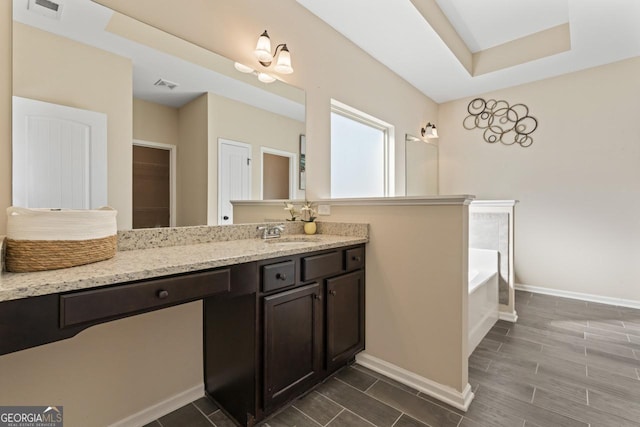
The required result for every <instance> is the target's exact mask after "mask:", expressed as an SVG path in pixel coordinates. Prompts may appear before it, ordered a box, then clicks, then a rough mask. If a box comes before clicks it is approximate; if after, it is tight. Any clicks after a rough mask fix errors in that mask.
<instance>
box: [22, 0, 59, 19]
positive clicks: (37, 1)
mask: <svg viewBox="0 0 640 427" xmlns="http://www.w3.org/2000/svg"><path fill="white" fill-rule="evenodd" d="M27 9H29V10H30V11H32V12H34V13H37V14H38V15H43V16H46V17H47V18H53V19H58V20H59V19H60V16H62V2H61V1H59V0H58V1H51V0H29V3H28V4H27Z"/></svg>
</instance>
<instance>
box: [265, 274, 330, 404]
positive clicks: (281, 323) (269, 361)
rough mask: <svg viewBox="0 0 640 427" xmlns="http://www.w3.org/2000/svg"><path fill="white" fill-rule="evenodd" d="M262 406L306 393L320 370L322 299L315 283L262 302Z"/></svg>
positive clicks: (273, 296)
mask: <svg viewBox="0 0 640 427" xmlns="http://www.w3.org/2000/svg"><path fill="white" fill-rule="evenodd" d="M263 307H264V404H265V409H267V410H268V409H270V408H272V407H274V406H276V405H277V404H278V403H282V402H285V401H286V400H287V399H289V398H291V397H294V396H296V395H298V394H300V393H302V392H304V391H305V389H306V388H307V387H309V385H310V384H311V383H313V382H314V380H317V378H318V375H319V374H320V370H321V367H322V360H321V354H322V353H321V352H322V308H323V305H322V295H321V287H320V285H319V284H318V283H312V284H310V285H306V286H302V287H298V288H295V289H292V290H290V291H285V292H281V293H278V294H275V295H271V296H268V297H265V298H264V306H263Z"/></svg>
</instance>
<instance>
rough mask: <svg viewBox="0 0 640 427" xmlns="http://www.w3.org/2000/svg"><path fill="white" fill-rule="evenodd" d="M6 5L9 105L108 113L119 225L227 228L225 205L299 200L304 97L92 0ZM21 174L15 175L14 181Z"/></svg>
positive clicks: (19, 0)
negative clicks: (268, 198) (277, 197)
mask: <svg viewBox="0 0 640 427" xmlns="http://www.w3.org/2000/svg"><path fill="white" fill-rule="evenodd" d="M13 1H14V4H13V13H14V22H13V95H14V100H15V97H19V98H26V99H31V100H36V101H39V102H44V103H49V104H54V105H61V106H66V107H71V108H74V109H79V110H86V111H92V112H97V113H101V114H104V115H106V118H107V156H106V157H107V158H106V159H105V160H106V168H107V171H108V172H107V175H108V178H107V185H108V202H109V204H112V205H114V207H116V208H117V209H118V210H119V224H118V226H119V228H121V229H123V228H131V227H134V228H138V227H147V226H165V225H175V226H187V225H204V224H209V225H213V224H225V223H231V222H232V218H230V217H229V216H230V214H229V213H227V211H225V200H229V199H232V200H234V199H260V198H261V197H262V195H263V194H266V195H268V194H281V195H285V194H286V195H287V196H288V197H287V198H292V199H293V198H303V197H304V192H303V191H301V190H299V189H298V188H299V185H298V183H297V182H296V180H297V179H298V169H297V168H298V163H299V162H298V155H299V141H300V136H301V135H304V134H305V93H304V91H302V90H300V89H298V88H294V87H292V86H289V85H287V84H285V83H283V82H281V81H276V82H274V83H271V84H265V83H262V82H259V81H258V80H257V78H256V77H255V76H254V75H250V74H242V73H240V72H238V71H237V70H235V68H234V65H233V62H232V61H230V60H228V59H227V58H224V57H221V56H220V55H217V54H215V53H213V52H211V51H208V50H206V49H202V48H200V47H198V46H196V45H193V44H191V43H189V42H186V41H184V40H182V39H179V38H177V37H175V36H172V35H170V34H167V33H165V32H163V31H160V30H158V29H156V28H154V27H151V26H149V25H146V24H143V23H141V22H139V21H137V20H134V19H131V18H129V17H127V16H125V15H122V14H120V13H117V12H114V11H112V10H110V9H108V8H105V7H104V6H101V5H99V4H97V3H94V2H92V1H88V0H65V1H64V2H60V8H59V10H58V11H57V12H56V11H55V10H52V9H47V8H43V7H42V6H40V7H35V6H37V5H36V2H33V1H28V0H13ZM43 4H44V3H43ZM20 121H22V119H20ZM31 133H32V134H33V133H34V132H31ZM49 133H54V132H53V131H52V130H49ZM16 143H17V141H14V145H15V144H16ZM32 151H34V150H32ZM55 156H56V155H55V154H48V157H49V158H54V157H55ZM59 156H60V157H65V155H64V154H62V155H59ZM274 156H276V157H281V158H279V159H274V158H273V157H274ZM67 157H68V156H67ZM264 157H267V159H268V163H264V162H263V158H264ZM274 160H278V161H274ZM274 165H281V166H274ZM57 167H58V168H60V166H57ZM274 167H281V168H282V169H283V170H284V169H286V172H282V171H277V170H273V171H272V169H271V168H274ZM62 169H64V166H63V167H62ZM22 172H24V171H23V170H22V169H21V168H14V179H15V174H16V173H22ZM285 175H287V176H288V177H289V181H288V180H287V179H286V178H287V176H285ZM39 176H40V177H41V178H38V180H39V181H38V185H42V186H45V185H47V183H46V181H48V180H47V179H45V178H42V176H47V175H46V174H43V173H41V174H40V175H39ZM272 176H273V177H277V178H276V179H277V181H278V182H279V183H282V185H283V186H285V187H286V190H285V191H284V192H282V191H279V190H277V189H276V190H273V187H274V186H275V185H276V184H275V183H273V182H270V179H271V178H270V177H272ZM53 179H56V178H52V179H51V180H53ZM40 181H42V182H40ZM63 187H64V186H63ZM273 191H275V192H273ZM278 191H279V192H278ZM45 192H46V191H45ZM156 193H158V194H156ZM160 193H162V194H160ZM221 197H222V199H220V198H221ZM49 207H56V206H49ZM225 218H226V219H225Z"/></svg>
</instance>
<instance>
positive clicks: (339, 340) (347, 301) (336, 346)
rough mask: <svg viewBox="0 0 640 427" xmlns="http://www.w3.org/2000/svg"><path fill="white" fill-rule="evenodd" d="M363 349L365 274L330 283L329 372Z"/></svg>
mask: <svg viewBox="0 0 640 427" xmlns="http://www.w3.org/2000/svg"><path fill="white" fill-rule="evenodd" d="M363 349H364V273H363V271H362V270H358V271H354V272H353V273H349V274H345V275H342V276H339V277H335V278H333V279H329V280H327V361H326V363H327V369H328V370H329V371H332V370H334V369H335V368H338V367H340V366H342V365H343V364H344V363H345V362H346V361H348V360H349V359H351V358H352V357H353V356H354V355H355V354H356V353H357V352H359V351H361V350H363Z"/></svg>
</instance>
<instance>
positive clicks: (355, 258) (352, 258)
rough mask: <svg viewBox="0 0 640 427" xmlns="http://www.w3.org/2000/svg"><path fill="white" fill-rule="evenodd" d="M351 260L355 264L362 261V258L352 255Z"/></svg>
mask: <svg viewBox="0 0 640 427" xmlns="http://www.w3.org/2000/svg"><path fill="white" fill-rule="evenodd" d="M351 260H352V261H355V262H360V261H362V258H361V257H359V256H356V255H354V256H352V257H351Z"/></svg>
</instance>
